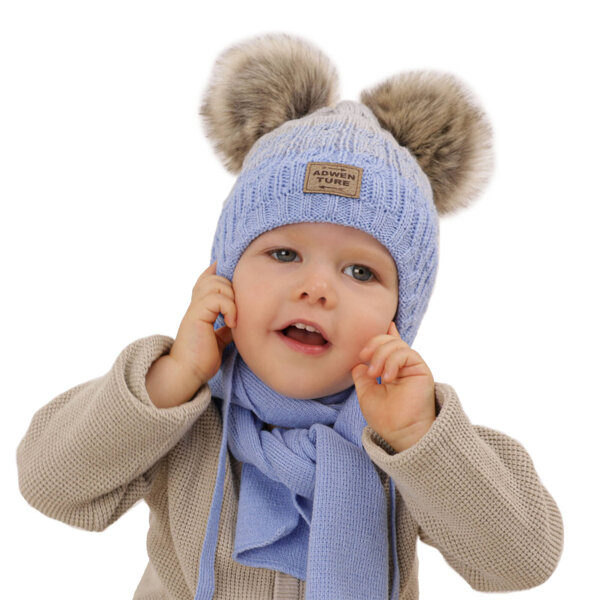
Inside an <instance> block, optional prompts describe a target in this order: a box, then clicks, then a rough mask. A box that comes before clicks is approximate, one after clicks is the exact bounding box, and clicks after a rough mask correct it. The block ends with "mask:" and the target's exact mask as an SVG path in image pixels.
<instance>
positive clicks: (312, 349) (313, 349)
mask: <svg viewBox="0 0 600 600" xmlns="http://www.w3.org/2000/svg"><path fill="white" fill-rule="evenodd" d="M292 323H304V321H292ZM307 325H310V323H307ZM286 327H287V325H286ZM313 327H316V325H313ZM283 329H285V327H284V328H283ZM275 333H276V334H277V335H278V336H279V339H280V340H281V341H282V342H283V343H284V344H287V346H288V347H289V348H291V349H292V350H295V351H296V352H302V353H303V354H308V355H310V356H318V355H320V354H324V353H325V352H327V351H328V350H329V348H331V342H327V343H326V344H323V345H322V346H313V345H311V344H303V343H302V342H298V341H296V340H293V339H292V338H289V337H287V335H284V334H283V332H282V331H276V332H275Z"/></svg>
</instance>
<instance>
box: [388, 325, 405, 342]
mask: <svg viewBox="0 0 600 600" xmlns="http://www.w3.org/2000/svg"><path fill="white" fill-rule="evenodd" d="M388 335H391V336H393V337H398V338H400V339H402V337H401V336H400V332H399V331H398V327H396V322H395V321H392V322H391V323H390V326H389V327H388Z"/></svg>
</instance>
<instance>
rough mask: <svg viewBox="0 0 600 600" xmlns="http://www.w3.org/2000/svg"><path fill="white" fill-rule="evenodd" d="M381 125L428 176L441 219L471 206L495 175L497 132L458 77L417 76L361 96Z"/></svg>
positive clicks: (398, 79)
mask: <svg viewBox="0 0 600 600" xmlns="http://www.w3.org/2000/svg"><path fill="white" fill-rule="evenodd" d="M360 101H361V102H362V103H363V104H366V105H367V106H368V107H369V108H370V109H371V110H372V111H373V113H374V114H375V116H376V117H377V120H378V121H379V124H380V125H381V126H382V127H383V128H384V129H387V130H388V131H389V132H390V133H391V134H392V135H393V136H394V138H395V139H396V141H397V142H398V143H399V144H400V145H401V146H404V147H405V148H407V149H408V150H409V151H410V152H411V154H412V155H413V156H414V157H415V158H416V159H417V161H418V163H419V165H420V167H421V168H422V169H423V171H424V172H425V174H426V175H427V177H428V179H429V181H430V183H431V188H432V190H433V199H434V202H435V205H436V208H437V210H438V213H439V214H444V213H449V212H453V211H455V210H456V209H458V208H460V207H463V206H467V205H468V204H469V203H470V201H471V200H473V199H474V198H475V197H477V196H478V195H479V194H480V192H481V190H482V189H483V187H484V186H485V185H486V184H487V182H488V180H489V177H490V175H491V170H492V163H493V157H492V131H491V126H490V124H489V122H488V119H487V117H486V115H485V114H484V113H483V111H482V110H481V108H480V107H479V106H478V104H477V103H476V101H475V99H474V97H473V95H472V93H471V91H470V90H468V89H467V87H466V86H465V85H464V84H463V83H461V82H460V81H459V80H458V79H456V78H455V77H454V76H453V75H450V74H446V73H437V72H430V71H423V72H419V71H415V72H408V73H402V74H399V75H396V76H393V77H391V78H389V79H387V80H386V81H384V82H383V83H380V84H379V85H377V86H375V87H374V88H372V89H370V90H364V91H363V92H362V93H361V96H360Z"/></svg>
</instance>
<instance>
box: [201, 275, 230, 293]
mask: <svg viewBox="0 0 600 600" xmlns="http://www.w3.org/2000/svg"><path fill="white" fill-rule="evenodd" d="M212 292H218V293H221V294H223V295H225V296H228V297H229V298H233V286H232V285H231V281H229V279H225V277H220V276H219V275H209V276H206V277H204V276H201V277H200V279H198V281H197V282H196V285H195V286H194V289H193V290H192V298H194V297H201V296H206V295H208V294H210V293H212Z"/></svg>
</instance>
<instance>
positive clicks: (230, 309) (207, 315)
mask: <svg viewBox="0 0 600 600" xmlns="http://www.w3.org/2000/svg"><path fill="white" fill-rule="evenodd" d="M190 312H191V313H192V316H194V315H195V316H197V318H198V319H200V320H201V321H204V322H205V323H214V322H215V321H216V320H217V317H218V316H219V313H220V314H222V315H223V317H224V318H225V323H226V324H227V325H228V326H229V327H235V325H236V320H237V307H236V305H235V302H234V301H233V300H231V299H230V298H227V297H225V296H224V295H223V294H209V295H208V296H205V297H204V298H203V299H202V302H199V303H198V304H197V305H192V310H191V311H190Z"/></svg>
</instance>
